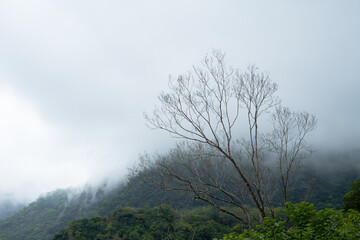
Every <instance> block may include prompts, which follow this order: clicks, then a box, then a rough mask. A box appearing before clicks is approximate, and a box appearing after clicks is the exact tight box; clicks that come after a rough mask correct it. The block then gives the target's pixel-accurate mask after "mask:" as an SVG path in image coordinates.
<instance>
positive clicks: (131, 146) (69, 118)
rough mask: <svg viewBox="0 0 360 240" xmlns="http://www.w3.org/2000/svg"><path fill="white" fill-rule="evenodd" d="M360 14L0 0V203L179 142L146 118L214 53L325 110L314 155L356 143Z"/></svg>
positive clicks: (226, 5)
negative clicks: (176, 79)
mask: <svg viewBox="0 0 360 240" xmlns="http://www.w3.org/2000/svg"><path fill="white" fill-rule="evenodd" d="M359 12H360V1H357V0H354V1H350V0H348V1H329V0H323V1H311V0H308V1H304V0H302V1H285V0H283V1H274V0H272V1H265V0H264V1H250V0H249V1H239V0H233V1H231V0H229V1H215V0H197V1H194V0H183V1H169V0H162V1H161V0H151V1H150V0H144V1H137V0H132V1H122V0H113V1H111V0H102V1H92V0H83V1H80V0H77V1H70V0H58V1H45V0H44V1H40V0H32V1H28V0H23V1H17V0H3V1H0V198H2V199H3V198H13V197H15V198H16V199H26V200H34V199H35V198H36V197H37V196H38V195H39V194H40V193H42V192H48V191H51V190H54V189H56V188H65V187H69V186H81V185H82V184H84V183H86V182H88V181H98V180H99V179H102V178H103V177H106V176H112V177H113V178H117V179H121V178H123V177H124V176H125V174H126V171H127V167H129V166H131V164H132V163H134V162H135V161H136V160H137V158H138V155H139V154H140V153H142V152H144V151H147V152H155V151H164V150H165V149H167V148H169V147H171V146H172V144H173V143H174V141H169V139H170V137H169V136H168V135H167V134H165V133H161V132H157V131H151V130H149V129H148V128H146V126H145V121H144V118H143V112H144V111H148V112H149V111H151V110H152V108H153V107H154V105H155V104H157V95H158V94H159V92H161V91H163V90H166V89H167V82H168V77H169V75H173V76H176V75H178V74H182V73H186V72H187V71H188V70H190V69H191V67H192V65H194V64H195V65H196V64H198V63H199V62H200V61H201V59H202V58H203V57H204V56H205V54H206V53H209V52H211V51H212V50H213V49H221V50H222V51H224V52H226V53H227V62H228V63H229V64H230V65H234V66H236V67H239V68H241V69H244V68H245V67H246V66H247V65H248V64H256V65H258V67H259V68H260V69H261V70H263V71H267V72H269V73H270V76H271V78H272V79H273V80H274V81H275V82H277V83H278V85H279V91H278V94H279V95H280V97H281V98H282V100H283V104H284V105H286V106H289V107H291V108H292V109H295V110H306V111H309V112H311V113H314V114H316V116H317V117H318V121H319V123H318V128H317V130H316V132H315V133H314V134H313V136H312V138H311V139H312V143H314V144H315V145H316V146H317V147H319V148H326V147H327V148H328V149H333V148H338V149H346V148H359V142H360V127H359V123H360V107H359V104H360V94H359V90H360V47H359V44H360V14H359Z"/></svg>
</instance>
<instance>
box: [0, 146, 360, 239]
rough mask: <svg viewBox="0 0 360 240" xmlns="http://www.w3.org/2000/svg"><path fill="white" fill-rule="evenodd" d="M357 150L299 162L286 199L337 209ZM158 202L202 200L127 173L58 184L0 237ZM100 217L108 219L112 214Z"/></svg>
mask: <svg viewBox="0 0 360 240" xmlns="http://www.w3.org/2000/svg"><path fill="white" fill-rule="evenodd" d="M359 155H360V154H358V153H356V154H353V155H351V156H340V155H338V156H336V155H334V156H333V158H334V159H341V160H342V161H341V165H340V164H337V162H339V161H335V160H334V161H329V162H327V164H326V165H325V164H320V163H325V162H326V158H324V160H321V159H319V160H318V162H319V166H317V165H314V164H304V168H303V171H302V174H301V176H299V179H298V182H297V186H296V187H297V188H296V191H293V193H292V194H291V195H290V200H291V201H292V202H294V203H296V202H301V201H303V200H306V201H308V202H311V203H314V205H315V207H316V208H317V209H323V208H326V207H327V208H336V209H340V208H341V207H342V204H343V203H342V197H343V196H344V195H345V194H346V193H347V192H349V191H350V188H351V183H353V182H354V181H355V180H356V179H357V178H358V177H359V170H358V169H357V168H356V165H355V164H351V163H354V162H357V161H358V158H357V156H359ZM330 160H331V159H330ZM355 186H357V185H356V184H355ZM234 187H236V186H234ZM304 196H305V197H304ZM350 196H358V195H356V194H355V195H350ZM161 204H168V205H169V206H170V207H171V208H172V209H175V210H178V211H180V212H177V213H176V214H177V215H176V214H175V215H176V216H185V215H187V214H190V213H187V212H183V209H193V208H197V207H201V206H204V203H203V202H201V201H199V200H194V199H193V196H191V195H187V194H186V193H180V192H172V191H165V190H161V189H157V190H156V189H152V188H149V187H148V186H147V185H146V184H145V183H144V182H142V180H141V179H140V178H137V177H133V178H131V179H130V180H129V182H128V183H127V185H119V186H117V187H115V186H112V188H110V187H109V186H106V185H104V186H101V187H98V188H90V187H88V188H85V189H84V190H82V191H75V190H71V189H67V190H58V191H55V192H53V193H50V194H47V195H44V196H42V197H40V198H39V199H38V200H37V201H35V202H33V203H31V204H30V205H29V206H27V207H26V208H23V209H22V210H21V211H19V212H17V213H16V214H14V215H13V216H11V217H9V218H7V219H5V220H2V221H0V239H2V240H10V239H11V240H33V239H41V240H46V239H52V238H53V236H54V235H55V234H56V233H57V232H59V231H60V230H62V229H64V228H65V227H66V225H67V223H68V222H70V221H72V220H75V219H80V218H91V217H94V216H104V217H105V216H114V215H111V213H112V212H113V211H114V209H116V208H117V207H135V208H144V209H143V210H141V211H145V212H146V211H150V210H149V209H151V208H152V207H154V206H160V205H161ZM175 210H174V211H175ZM119 211H120V210H119ZM139 211H140V210H139ZM152 211H154V209H153V210H152ZM171 211H173V210H171ZM194 211H195V210H194ZM196 211H200V210H199V209H198V210H196ZM175 212H176V211H175ZM196 214H199V213H196ZM180 219H181V218H180ZM183 219H184V218H183ZM209 219H210V218H209ZM178 220H179V219H177V218H175V220H174V221H175V222H176V224H180V223H181V224H182V223H184V222H181V221H180V222H177V221H178ZM84 221H85V220H84ZM106 221H114V219H108V220H106ZM185 223H186V222H185ZM148 224H151V223H148ZM176 224H175V225H176ZM176 226H178V225H176ZM209 226H211V225H209ZM225 226H226V227H224V228H221V229H222V230H223V232H222V233H224V234H225V233H229V232H232V231H235V230H236V231H237V232H239V231H240V229H232V228H231V227H232V226H233V225H231V224H230V225H225ZM192 227H193V226H192ZM219 232H220V230H219ZM179 236H180V235H179ZM212 237H219V235H216V234H215V235H213V236H212Z"/></svg>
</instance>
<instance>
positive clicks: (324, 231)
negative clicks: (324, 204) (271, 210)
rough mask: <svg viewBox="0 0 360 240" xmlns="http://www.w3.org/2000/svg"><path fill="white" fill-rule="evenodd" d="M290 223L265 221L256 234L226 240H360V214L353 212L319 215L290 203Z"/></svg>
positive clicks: (310, 208) (309, 207) (304, 205)
mask: <svg viewBox="0 0 360 240" xmlns="http://www.w3.org/2000/svg"><path fill="white" fill-rule="evenodd" d="M285 212H286V216H287V217H288V220H289V221H287V222H284V221H278V220H275V219H270V218H265V219H264V222H263V223H262V224H261V225H258V226H257V228H256V230H244V232H243V233H242V234H236V233H230V234H227V235H224V237H223V238H222V239H223V240H235V239H237V240H240V239H242V240H245V239H252V240H263V239H271V240H281V239H303V240H310V239H321V240H328V239H334V240H335V239H339V240H340V239H360V213H359V212H357V211H354V210H350V211H348V212H344V211H343V210H334V209H324V210H320V211H316V210H315V209H314V206H313V205H312V204H309V203H307V202H301V203H298V204H291V203H287V208H286V209H285Z"/></svg>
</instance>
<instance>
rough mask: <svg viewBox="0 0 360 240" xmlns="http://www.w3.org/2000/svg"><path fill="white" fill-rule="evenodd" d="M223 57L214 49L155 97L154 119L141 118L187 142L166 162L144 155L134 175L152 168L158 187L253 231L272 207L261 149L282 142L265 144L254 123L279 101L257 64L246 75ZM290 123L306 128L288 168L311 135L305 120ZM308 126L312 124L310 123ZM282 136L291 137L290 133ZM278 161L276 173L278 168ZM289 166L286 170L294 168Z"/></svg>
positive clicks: (266, 169) (158, 157)
mask: <svg viewBox="0 0 360 240" xmlns="http://www.w3.org/2000/svg"><path fill="white" fill-rule="evenodd" d="M224 56H225V55H224V54H223V53H221V52H219V51H214V52H213V54H212V55H211V56H207V57H205V59H204V61H203V62H202V67H199V68H197V67H194V68H193V71H192V72H189V73H188V74H186V75H180V76H179V77H178V78H175V79H174V78H170V81H169V87H170V92H169V93H161V94H160V96H159V100H160V102H161V105H160V107H158V108H156V109H155V110H154V112H153V113H152V114H151V115H148V114H145V118H146V120H147V122H148V124H149V125H150V127H152V128H155V129H161V130H164V131H167V132H169V133H170V134H171V135H172V136H174V137H176V138H180V139H183V140H186V141H187V143H185V144H183V145H179V146H178V147H177V148H176V149H175V150H173V151H172V152H170V153H169V155H168V156H157V157H156V158H155V159H156V161H155V163H154V160H153V159H152V157H150V156H148V155H147V156H143V157H142V165H141V167H140V168H139V169H140V170H139V171H141V169H142V170H144V169H148V168H151V169H152V171H155V172H156V173H157V174H159V176H162V181H163V182H162V183H161V184H162V186H163V187H167V188H170V189H173V190H182V191H189V192H191V193H192V194H193V195H194V196H195V198H197V199H201V200H203V201H205V202H207V203H209V204H211V205H213V206H215V207H216V208H218V209H219V210H220V211H223V212H226V213H228V214H230V215H232V216H234V217H236V218H237V219H239V220H240V221H241V222H243V223H244V224H246V225H248V226H250V223H251V220H252V219H254V218H255V219H257V220H258V221H259V222H261V221H262V219H263V218H264V217H265V216H267V215H268V211H267V210H266V209H267V208H270V209H272V207H273V205H272V204H271V200H270V198H269V197H268V188H267V187H268V185H269V177H268V172H269V171H271V168H270V167H269V165H268V164H267V163H265V162H264V154H263V150H264V146H265V144H267V147H269V148H270V147H271V149H272V150H274V151H275V152H277V151H276V150H275V149H276V146H277V144H278V142H277V141H278V140H279V139H278V138H279V136H277V135H276V131H274V133H273V135H272V137H274V138H277V139H274V141H271V138H267V139H268V140H267V141H263V140H264V139H265V138H262V137H260V136H261V134H260V131H259V119H260V117H261V116H262V115H264V114H265V113H267V112H268V111H269V110H270V109H273V108H274V107H275V106H278V105H279V103H280V101H279V99H278V97H277V96H276V95H275V92H276V90H277V85H276V84H275V83H273V82H272V81H271V79H270V77H269V74H267V73H262V72H259V71H258V69H257V68H256V67H255V66H250V67H249V68H248V69H247V70H246V71H244V72H241V71H240V70H238V69H234V68H232V67H227V66H226V64H225V62H224ZM242 109H244V110H245V113H246V114H245V115H244V116H245V119H246V122H247V125H248V130H249V131H248V137H247V138H244V137H243V138H241V139H240V138H239V132H240V131H241V128H240V125H241V121H243V119H244V118H241V117H242V115H240V112H241V111H242ZM279 114H280V115H281V112H279ZM280 115H279V116H278V117H277V118H276V117H273V119H274V121H280V120H282V118H281V116H280ZM274 116H276V115H274ZM301 116H302V115H301ZM304 116H305V115H304ZM307 116H308V117H309V115H307ZM245 119H244V120H245ZM291 121H292V122H291V124H293V125H294V126H296V127H299V129H302V128H303V130H302V132H301V134H300V135H301V139H300V142H299V141H298V145H296V146H295V145H294V150H292V151H297V152H298V153H297V154H296V156H295V157H294V160H291V158H289V159H288V160H287V161H288V162H291V161H293V162H294V161H295V159H298V157H299V156H300V155H301V154H300V152H302V150H303V149H305V146H306V145H305V142H304V141H303V139H304V137H305V135H306V134H307V133H308V132H309V131H311V130H312V129H313V127H308V126H307V124H303V122H302V121H305V119H302V118H301V117H300V115H299V117H298V118H295V119H291ZM313 123H314V125H315V123H316V121H315V119H314V120H313ZM274 126H277V125H274ZM287 134H289V136H290V134H292V132H291V131H288V132H287ZM268 136H270V135H268ZM289 153H290V152H289ZM287 155H288V153H287ZM279 156H282V154H280V155H279ZM283 159H284V158H281V161H282V164H280V165H278V167H280V166H281V167H282V168H283V164H284V160H283ZM286 167H288V168H289V172H290V170H291V169H292V164H288V165H286ZM285 175H286V173H285ZM285 178H286V176H285ZM234 181H236V182H237V183H238V186H239V187H238V189H229V188H228V187H227V183H230V182H234ZM232 186H234V185H232ZM285 193H286V191H285ZM224 204H228V205H233V206H237V207H239V208H240V209H241V210H242V212H243V214H241V215H239V214H236V213H234V212H232V211H230V210H228V209H227V208H226V207H223V206H224ZM249 207H255V208H256V209H257V211H258V216H254V215H253V214H250V209H249ZM271 212H272V211H271Z"/></svg>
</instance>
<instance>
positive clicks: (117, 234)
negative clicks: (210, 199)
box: [54, 205, 238, 240]
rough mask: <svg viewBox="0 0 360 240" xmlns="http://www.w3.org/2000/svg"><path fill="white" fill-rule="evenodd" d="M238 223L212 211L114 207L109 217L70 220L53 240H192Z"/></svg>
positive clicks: (213, 234) (226, 230)
mask: <svg viewBox="0 0 360 240" xmlns="http://www.w3.org/2000/svg"><path fill="white" fill-rule="evenodd" d="M237 223H238V222H237V221H236V220H235V219H234V218H232V217H231V216H228V215H226V214H223V213H219V212H218V211H216V210H215V209H214V208H211V207H202V208H196V209H193V210H191V211H182V212H179V211H175V210H172V209H171V208H169V207H168V206H166V205H161V206H159V207H154V208H118V209H116V210H115V211H114V212H113V214H112V216H111V217H93V218H90V219H81V220H77V221H72V222H70V223H69V224H68V226H67V227H66V228H65V229H64V230H62V231H61V232H59V233H58V234H56V235H55V237H54V240H70V239H79V240H82V239H84V240H85V239H98V240H100V239H128V240H139V239H146V240H152V239H194V240H202V239H203V240H205V239H213V238H214V237H221V236H222V235H223V234H224V233H226V232H229V231H233V230H234V229H235V228H234V227H235V226H236V224H237Z"/></svg>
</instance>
